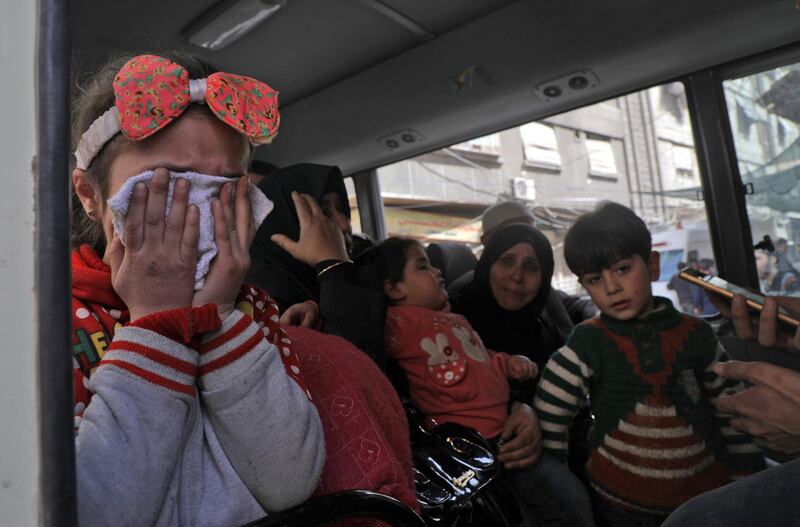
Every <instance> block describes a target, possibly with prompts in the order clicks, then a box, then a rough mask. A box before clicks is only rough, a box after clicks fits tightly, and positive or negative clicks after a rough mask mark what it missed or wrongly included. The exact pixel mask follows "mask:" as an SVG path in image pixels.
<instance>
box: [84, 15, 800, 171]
mask: <svg viewBox="0 0 800 527" xmlns="http://www.w3.org/2000/svg"><path fill="white" fill-rule="evenodd" d="M227 4H231V2H227V3H226V4H225V5H227ZM282 4H283V5H282V7H281V9H279V10H278V11H277V12H275V13H274V14H273V15H272V16H271V17H269V18H268V19H266V20H265V21H264V22H263V23H261V24H260V25H258V26H257V27H255V28H254V29H253V30H252V31H250V32H249V33H247V34H245V35H244V36H243V37H242V38H241V39H239V40H237V41H235V42H232V43H231V44H230V45H228V46H227V47H225V48H224V49H219V50H214V51H211V50H208V49H205V48H202V47H198V46H195V45H193V44H190V43H188V42H187V41H186V40H185V39H184V38H181V34H182V32H184V37H185V36H186V34H185V30H186V28H187V27H191V24H192V23H193V21H196V20H197V19H198V17H202V16H203V15H204V13H207V12H208V10H209V9H210V8H218V6H219V2H216V1H213V0H204V1H194V0H192V1H190V0H183V1H172V2H155V1H153V0H146V1H142V0H138V1H137V2H131V1H119V2H106V3H97V2H91V1H89V0H80V1H78V2H74V3H73V10H74V17H73V25H74V27H73V29H74V32H73V35H74V50H75V57H76V63H75V68H76V72H77V75H78V76H79V77H81V76H83V75H85V74H86V73H87V72H89V71H91V70H92V69H94V68H95V67H97V66H98V64H99V63H100V62H102V61H103V60H105V59H106V58H107V57H109V56H111V55H113V54H114V53H116V52H117V51H119V50H124V49H128V48H131V47H135V48H137V49H147V48H149V47H151V48H177V49H183V50H186V51H190V52H195V53H199V54H201V55H203V56H205V57H206V58H208V59H210V60H211V61H212V62H214V63H216V64H218V65H219V66H221V67H224V68H230V69H231V70H233V71H242V72H245V73H249V74H251V75H252V76H254V77H257V78H261V79H264V80H266V81H267V82H269V83H270V84H271V85H272V86H274V87H276V88H277V89H278V90H280V93H281V104H282V113H283V116H284V121H283V126H282V129H281V134H280V138H279V139H278V140H277V141H276V142H275V144H274V145H272V146H270V147H269V148H266V149H262V151H261V152H259V157H263V158H264V159H268V160H269V161H271V162H273V163H275V164H278V165H286V164H290V163H294V162H299V161H315V162H320V163H329V164H337V165H339V166H341V167H342V169H343V170H344V172H345V173H353V172H357V171H359V170H362V169H365V168H370V167H374V166H379V165H382V164H386V163H388V162H392V161H396V160H398V159H401V158H405V157H409V156H412V155H415V154H419V153H422V152H425V151H429V150H433V149H436V148H439V147H442V146H446V145H448V144H452V143H455V142H458V141H461V140H464V139H467V138H471V137H475V136H478V135H482V134H484V133H487V132H490V131H494V130H498V129H502V128H507V127H509V126H513V125H517V124H520V123H522V122H526V121H529V120H531V119H534V118H540V117H544V116H546V115H551V114H554V113H557V112H561V111H565V110H567V109H570V108H574V107H577V106H582V105H584V104H588V103H591V102H595V101H598V100H602V99H606V98H609V97H611V96H614V95H619V94H621V93H624V92H627V91H631V90H634V89H639V88H641V87H644V86H647V85H651V84H654V83H657V82H662V81H665V80H668V79H672V78H676V77H679V76H681V75H683V74H687V73H689V72H692V71H697V70H700V69H703V68H706V67H709V66H711V65H717V64H721V63H724V62H728V61H731V60H734V59H739V58H742V57H745V56H748V55H752V54H755V53H758V52H762V51H765V50H769V49H773V48H776V47H779V46H782V45H786V44H788V43H791V42H794V41H796V39H797V17H798V16H799V15H800V14H799V13H798V11H797V10H796V8H795V5H794V3H793V2H790V1H788V0H737V1H730V0H706V1H704V2H696V1H693V0H676V1H674V2H655V1H648V2H622V1H612V2H594V1H589V0H581V1H573V2H551V1H546V0H527V1H516V2H512V1H508V0H486V1H483V2H463V1H460V0H437V1H436V2H430V1H425V0H415V1H409V0H403V1H400V0H360V1H353V2H342V1H339V2H331V1H330V0H286V1H285V2H282ZM223 7H224V6H223ZM583 71H588V75H589V76H590V78H592V79H595V78H596V80H597V82H592V83H591V84H594V85H591V84H590V85H588V86H587V87H584V88H583V89H567V90H564V91H563V93H561V94H560V96H558V97H553V98H549V99H547V98H544V99H546V100H543V98H542V97H537V94H536V92H535V88H537V87H539V88H542V87H546V86H547V82H548V81H550V80H551V79H556V80H558V79H560V78H562V77H564V76H569V75H571V74H573V73H577V72H583ZM406 130H408V131H411V132H412V133H413V134H414V136H415V137H414V141H409V142H403V141H400V142H398V146H396V147H394V146H387V141H385V140H384V139H385V138H387V137H392V134H400V135H402V134H401V132H403V131H406ZM389 144H390V145H393V143H392V142H389Z"/></svg>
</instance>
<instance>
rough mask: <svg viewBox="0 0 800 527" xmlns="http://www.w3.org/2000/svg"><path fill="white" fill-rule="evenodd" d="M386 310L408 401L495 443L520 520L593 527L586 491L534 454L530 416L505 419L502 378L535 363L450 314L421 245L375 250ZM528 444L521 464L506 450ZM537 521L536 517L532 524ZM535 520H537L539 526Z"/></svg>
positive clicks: (392, 355)
mask: <svg viewBox="0 0 800 527" xmlns="http://www.w3.org/2000/svg"><path fill="white" fill-rule="evenodd" d="M368 258H370V259H371V260H372V261H374V262H375V264H376V267H377V269H378V273H379V275H380V279H381V281H382V283H383V290H384V293H385V294H386V297H387V300H388V303H389V306H390V307H389V310H388V313H387V316H386V333H385V342H386V346H385V349H386V354H387V358H389V359H393V360H394V361H396V362H397V364H398V365H399V366H400V367H401V368H402V369H403V371H404V372H405V373H406V376H407V379H408V384H409V392H410V393H409V395H410V398H411V400H412V402H413V403H414V404H415V405H416V406H417V407H418V408H419V409H420V410H421V411H422V412H423V413H424V414H425V415H426V416H427V417H430V418H433V419H435V420H436V421H437V422H439V423H443V422H455V423H458V424H461V425H464V426H468V427H471V428H474V429H475V430H477V431H478V432H479V433H480V434H481V435H483V436H484V437H485V438H486V439H488V440H489V442H490V443H491V444H492V445H495V446H496V447H497V448H498V459H499V460H500V461H501V462H503V465H504V467H505V468H506V469H510V470H507V471H505V472H504V474H503V477H504V478H507V479H509V480H510V481H509V482H510V487H512V488H513V489H514V493H515V495H516V497H517V500H518V501H519V504H520V508H521V511H522V514H523V517H524V519H525V524H526V525H542V524H544V525H564V526H567V525H570V526H583V525H593V522H592V517H591V505H590V504H589V499H588V496H587V494H586V491H585V489H584V488H583V486H582V485H581V483H580V482H579V481H578V480H577V478H575V477H574V476H573V475H572V474H571V473H570V472H569V471H568V470H567V469H566V468H565V467H563V466H561V465H559V463H558V462H557V461H556V460H555V458H553V457H548V456H544V457H541V456H539V455H538V451H539V448H540V445H539V442H540V438H541V431H540V430H539V423H538V420H536V417H535V415H534V414H531V418H530V422H529V423H528V425H529V427H532V430H529V431H528V432H529V434H528V435H526V434H525V432H524V431H523V427H518V426H516V425H513V424H511V423H513V422H515V421H517V420H518V419H517V417H518V415H519V414H517V412H519V411H520V410H519V407H522V408H523V410H522V411H524V408H527V405H524V404H521V403H514V407H513V408H514V409H515V411H514V412H513V414H517V415H513V414H512V415H511V416H509V384H508V379H515V380H527V379H533V378H535V377H536V374H537V367H536V364H535V363H534V362H533V361H531V360H530V359H528V358H527V357H525V356H524V355H508V354H506V353H500V352H494V351H491V350H487V349H486V348H485V347H484V345H483V342H481V339H480V337H479V336H478V334H477V333H476V332H475V331H474V330H473V329H472V326H470V324H469V322H467V319H465V318H464V317H463V316H461V315H457V314H455V313H451V312H450V304H449V302H448V298H447V291H446V290H445V287H444V279H443V278H442V273H441V272H440V271H439V270H438V269H437V268H435V267H433V266H432V265H431V263H430V261H429V260H428V257H427V255H426V254H425V251H424V250H423V248H422V246H421V245H420V244H419V243H418V242H416V241H414V240H408V239H403V238H390V239H388V240H386V241H384V242H383V243H381V244H380V245H378V246H377V247H375V248H373V249H372V250H371V251H370V253H369V256H368ZM518 448H532V449H533V450H534V451H535V452H536V454H535V455H532V456H530V457H529V458H527V459H525V460H524V461H522V462H518V461H512V459H513V455H512V456H511V457H506V456H508V454H509V451H514V450H517V449H518ZM534 519H535V521H534ZM537 522H538V523H537Z"/></svg>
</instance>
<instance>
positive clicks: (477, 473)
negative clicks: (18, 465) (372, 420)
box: [405, 402, 520, 527]
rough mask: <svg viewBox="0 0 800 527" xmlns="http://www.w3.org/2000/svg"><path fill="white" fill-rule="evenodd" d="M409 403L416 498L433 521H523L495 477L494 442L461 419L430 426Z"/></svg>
mask: <svg viewBox="0 0 800 527" xmlns="http://www.w3.org/2000/svg"><path fill="white" fill-rule="evenodd" d="M405 407H406V413H407V415H408V421H409V427H410V429H411V452H412V458H413V461H414V478H415V483H416V488H417V499H418V501H419V504H420V508H421V509H422V515H423V517H424V518H425V521H426V522H427V523H428V525H437V526H438V525H442V526H448V527H452V526H459V525H470V526H473V525H491V526H497V527H513V526H515V525H518V524H519V522H520V515H519V508H518V506H517V502H516V500H515V499H514V497H513V495H512V494H511V492H510V491H509V490H508V489H507V488H506V487H505V486H504V485H502V483H501V482H500V481H499V480H498V479H496V477H497V476H498V475H499V474H500V472H501V466H500V462H499V461H497V459H496V458H495V455H494V453H493V449H492V447H491V445H490V444H489V442H488V441H486V439H484V438H483V436H481V435H480V434H479V433H477V432H476V431H475V430H473V429H471V428H468V427H465V426H462V425H459V424H456V423H444V424H441V425H437V426H434V427H433V428H431V429H430V430H428V429H426V427H425V425H424V416H423V415H422V413H421V412H420V411H419V410H418V409H417V408H415V407H414V406H413V405H412V404H411V403H408V402H406V404H405Z"/></svg>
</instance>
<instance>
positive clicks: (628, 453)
mask: <svg viewBox="0 0 800 527" xmlns="http://www.w3.org/2000/svg"><path fill="white" fill-rule="evenodd" d="M564 256H565V258H566V261H567V265H568V266H569V268H570V270H571V271H572V272H573V273H575V274H576V275H578V277H579V280H580V282H581V284H582V285H583V286H584V287H585V288H586V291H587V292H588V293H589V296H591V298H592V300H593V301H594V303H595V304H596V305H597V307H598V308H599V309H600V311H601V315H600V317H599V318H596V319H592V320H589V321H587V322H584V323H583V324H581V325H579V326H577V327H576V328H575V329H574V330H573V332H572V334H571V335H570V337H569V339H568V340H567V344H566V346H564V348H562V349H561V350H559V351H558V352H557V353H555V354H554V355H553V356H552V357H551V359H550V360H549V362H548V363H547V366H546V367H545V370H544V372H543V374H542V380H541V382H540V384H539V388H538V392H537V394H536V398H535V406H536V410H537V412H538V413H539V417H540V419H541V424H542V429H543V446H544V448H545V449H548V450H550V451H552V452H554V453H555V454H556V455H559V456H561V457H562V458H563V457H564V455H565V453H566V450H567V429H568V427H569V424H570V422H571V420H572V418H573V416H574V415H575V413H576V412H577V409H578V402H579V401H580V400H581V399H582V398H584V397H585V396H587V395H589V396H590V399H591V408H592V413H593V414H594V416H595V424H594V426H593V428H592V430H591V432H590V435H589V448H590V455H589V461H588V463H587V465H586V469H587V475H588V477H589V481H590V483H591V486H592V490H593V493H594V497H595V508H596V511H595V513H596V516H597V520H598V525H614V526H615V527H616V526H626V525H636V526H650V525H652V526H657V525H660V524H661V522H662V521H663V520H664V519H665V518H666V516H667V515H668V514H669V512H670V511H672V510H673V509H675V508H676V507H678V506H679V505H680V504H681V503H683V502H684V501H686V500H688V499H689V498H691V497H693V496H696V495H698V494H701V493H703V492H705V491H707V490H710V489H713V488H716V487H719V486H721V485H724V484H725V483H728V482H729V481H731V479H735V478H738V477H741V476H744V475H747V474H751V473H753V472H756V471H758V470H760V469H762V468H763V466H764V459H763V455H762V454H761V452H760V450H759V449H758V448H757V447H756V446H755V445H754V444H753V441H752V439H751V437H749V436H747V435H743V434H740V433H738V432H736V431H734V430H733V429H732V428H731V427H730V426H729V423H728V418H726V417H725V416H724V415H721V414H720V413H719V412H717V411H715V408H714V406H713V403H714V401H715V400H716V398H717V397H718V396H719V395H720V394H721V393H723V392H727V391H731V390H739V389H741V386H740V385H739V384H738V383H733V382H732V381H726V380H724V379H722V378H721V377H719V376H717V375H716V373H714V370H713V366H714V365H715V364H716V363H717V362H720V361H726V360H728V357H727V355H726V353H725V351H724V350H723V349H722V347H721V346H720V344H719V342H718V341H717V339H716V337H715V336H714V333H713V331H712V329H711V327H710V326H708V324H706V323H705V322H703V321H701V320H699V319H697V318H694V317H691V316H688V315H685V314H682V313H680V312H678V311H677V310H676V309H675V308H674V307H673V306H672V303H671V302H670V301H669V300H667V299H666V298H660V297H654V296H653V293H652V288H651V282H652V281H654V280H657V279H658V275H659V255H658V253H657V252H653V251H652V250H651V238H650V233H649V231H648V230H647V226H646V225H645V223H644V222H643V221H642V220H641V219H640V218H639V217H637V216H636V215H635V214H634V213H633V212H632V211H631V210H630V209H628V208H626V207H624V206H622V205H619V204H616V203H610V202H607V203H604V204H602V205H600V206H599V207H598V208H597V210H595V211H594V212H591V213H588V214H585V215H583V216H581V217H580V218H579V219H578V221H577V222H576V223H575V224H574V225H573V226H572V227H571V228H570V230H569V232H568V233H567V236H566V239H565V242H564Z"/></svg>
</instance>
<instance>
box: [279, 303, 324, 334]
mask: <svg viewBox="0 0 800 527" xmlns="http://www.w3.org/2000/svg"><path fill="white" fill-rule="evenodd" d="M318 321H319V306H317V303H316V302H312V301H310V300H308V301H306V302H301V303H299V304H295V305H293V306H290V307H289V309H287V310H286V312H285V313H284V314H283V315H281V320H280V323H281V325H284V326H297V327H300V328H314V327H317V322H318Z"/></svg>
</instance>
